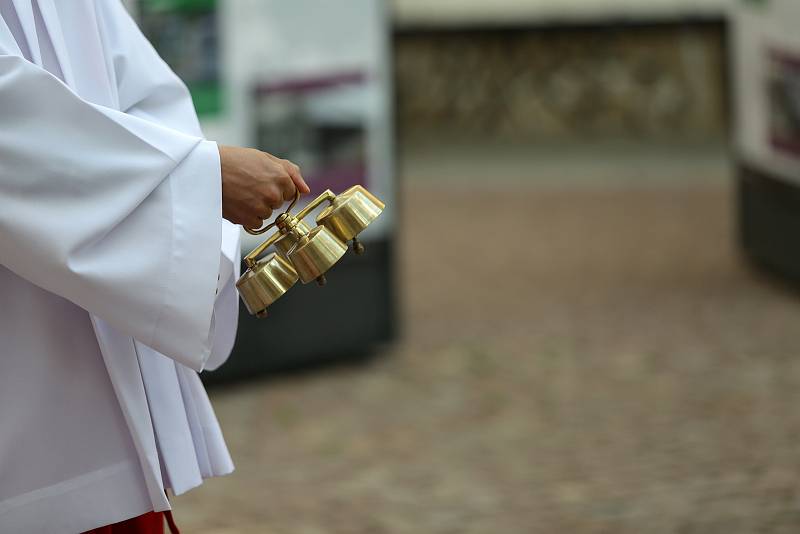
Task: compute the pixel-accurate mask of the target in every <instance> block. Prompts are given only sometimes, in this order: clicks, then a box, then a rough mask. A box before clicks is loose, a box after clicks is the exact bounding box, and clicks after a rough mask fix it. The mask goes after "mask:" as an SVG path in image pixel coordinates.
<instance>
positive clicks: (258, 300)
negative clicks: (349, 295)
mask: <svg viewBox="0 0 800 534" xmlns="http://www.w3.org/2000/svg"><path fill="white" fill-rule="evenodd" d="M299 198H300V193H299V191H298V192H296V193H295V197H294V200H293V201H292V203H291V204H289V207H288V208H287V209H286V211H285V212H283V213H281V214H280V215H278V216H277V217H276V218H275V221H274V222H272V223H270V224H268V225H266V226H265V227H263V228H259V229H257V230H254V229H249V228H246V229H245V230H246V231H247V232H248V233H249V234H252V235H261V234H264V233H266V232H268V231H269V230H270V229H272V228H275V229H276V230H275V231H274V232H273V233H272V235H270V236H269V238H267V240H266V241H264V242H263V243H261V244H260V245H259V246H257V247H256V248H255V249H253V250H252V251H251V252H250V254H248V255H247V256H245V258H244V261H245V263H246V264H247V271H245V273H244V274H243V275H242V277H241V278H240V279H239V281H238V282H236V287H237V288H238V289H239V294H240V295H241V296H242V300H243V301H244V303H245V306H246V307H247V310H248V311H249V312H250V313H251V314H253V315H256V316H257V317H266V316H267V308H268V307H269V306H270V305H271V304H272V303H273V302H275V301H276V300H277V299H279V298H280V297H281V296H282V295H283V294H284V293H286V291H288V290H289V288H291V287H292V286H293V285H294V284H295V283H297V280H298V279H299V280H301V281H302V282H303V283H304V284H307V283H309V282H311V281H313V280H316V281H317V283H318V284H319V285H321V286H322V285H325V273H326V272H327V271H328V269H330V268H331V267H333V266H334V265H335V264H336V262H338V261H339V260H340V259H342V256H344V254H345V252H347V241H350V240H352V241H353V249H354V250H355V251H356V253H357V254H362V253H363V252H364V246H363V245H362V244H361V243H360V242H359V241H358V237H357V236H358V234H360V233H361V232H362V231H363V230H364V229H365V228H366V227H367V226H369V224H370V223H371V222H372V221H374V220H375V219H376V218H377V217H378V216H379V215H380V214H381V212H382V211H383V208H384V204H383V202H381V201H380V200H378V199H377V197H375V196H374V195H373V194H372V193H370V192H369V191H367V190H366V189H364V188H363V187H361V186H360V185H357V186H354V187H351V188H350V189H348V190H347V191H345V192H344V193H342V194H341V195H338V196H337V195H334V194H333V192H331V191H330V190H326V191H325V192H323V193H322V194H321V195H320V196H318V197H317V198H316V199H314V200H313V201H311V202H310V203H309V204H308V205H307V206H306V207H305V208H303V209H302V210H300V212H299V213H297V215H293V214H292V213H291V211H292V208H293V207H294V205H295V204H296V203H297V201H298V200H299ZM323 202H328V203H329V206H328V207H327V208H326V209H325V210H324V211H323V212H322V213H320V216H319V217H318V218H317V224H318V226H317V227H316V228H314V229H313V230H312V229H310V228H309V227H308V225H307V224H306V223H305V222H303V219H305V218H306V217H307V216H308V215H309V214H310V213H311V212H312V211H314V210H315V209H316V208H317V207H319V206H320V205H321V204H322V203H323ZM273 245H275V248H276V249H277V251H278V252H277V253H275V252H273V253H272V254H270V255H268V256H266V257H265V258H263V259H261V260H259V259H258V258H259V256H261V254H263V253H264V252H265V251H266V250H267V249H268V248H269V247H271V246H273Z"/></svg>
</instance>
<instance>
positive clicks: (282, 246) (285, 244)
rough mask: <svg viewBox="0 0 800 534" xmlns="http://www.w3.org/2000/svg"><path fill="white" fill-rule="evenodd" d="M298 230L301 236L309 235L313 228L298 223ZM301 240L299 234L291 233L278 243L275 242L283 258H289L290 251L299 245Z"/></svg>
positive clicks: (284, 235)
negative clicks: (298, 242) (296, 244)
mask: <svg viewBox="0 0 800 534" xmlns="http://www.w3.org/2000/svg"><path fill="white" fill-rule="evenodd" d="M297 229H298V233H299V234H301V235H304V234H307V233H309V232H310V231H311V228H309V227H308V225H307V224H306V223H304V222H303V221H297ZM299 239H300V238H299V237H298V235H297V233H294V232H289V233H288V234H283V236H281V237H280V238H279V239H278V240H277V241H275V248H276V249H278V252H280V253H281V255H283V257H284V258H285V257H287V255H288V254H289V251H290V250H292V247H293V246H294V245H295V243H297V241H298V240H299Z"/></svg>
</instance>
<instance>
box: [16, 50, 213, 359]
mask: <svg viewBox="0 0 800 534" xmlns="http://www.w3.org/2000/svg"><path fill="white" fill-rule="evenodd" d="M221 222H222V220H221V180H220V165H219V153H218V150H217V146H216V144H215V143H213V142H209V141H205V140H203V139H202V138H201V137H199V136H193V135H187V134H185V133H182V132H180V131H178V130H175V129H172V128H168V127H165V126H163V125H159V124H156V123H154V122H150V121H147V120H144V119H142V118H140V117H136V116H133V115H131V114H126V113H123V112H120V111H117V110H114V109H111V108H107V107H103V106H99V105H96V104H92V103H89V102H87V101H85V100H83V99H81V98H80V97H79V96H77V95H76V94H75V93H74V92H73V91H72V90H70V89H69V88H68V87H67V86H66V85H64V84H63V83H62V82H61V81H60V80H58V79H57V78H55V77H54V76H52V75H51V74H49V73H48V72H46V71H44V70H43V69H41V68H39V67H38V66H36V65H34V64H32V63H30V62H28V61H26V60H25V59H23V58H21V57H18V56H15V55H0V263H1V264H2V265H4V266H6V267H7V268H9V269H10V270H12V271H14V272H15V273H17V274H18V275H20V276H22V277H24V278H26V279H28V280H30V281H32V282H33V283H35V284H37V285H39V286H41V287H43V288H44V289H46V290H48V291H51V292H53V293H55V294H58V295H60V296H63V297H65V298H67V299H69V300H71V301H72V302H74V303H76V304H77V305H79V306H81V307H83V308H84V309H86V310H87V311H89V312H90V313H92V314H95V315H97V316H98V317H100V318H102V319H104V320H106V321H107V322H108V323H110V324H111V325H113V326H114V327H115V328H117V329H118V330H120V331H122V332H125V333H127V334H128V335H130V336H132V337H134V338H136V339H137V340H139V341H141V342H142V343H145V344H147V345H149V346H151V347H153V348H154V349H155V350H157V351H159V352H161V353H163V354H165V355H166V356H169V357H171V358H173V359H175V360H177V361H179V362H181V363H183V364H185V365H187V366H189V367H192V368H194V369H201V368H202V367H203V365H204V363H205V361H206V360H207V359H208V357H209V355H210V352H211V344H212V340H211V339H209V327H210V324H211V317H212V311H213V307H214V300H215V293H216V285H217V276H218V272H219V265H220V247H221Z"/></svg>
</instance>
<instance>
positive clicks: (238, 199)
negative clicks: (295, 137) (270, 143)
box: [219, 145, 311, 229]
mask: <svg viewBox="0 0 800 534" xmlns="http://www.w3.org/2000/svg"><path fill="white" fill-rule="evenodd" d="M219 159H220V166H221V168H222V216H223V217H224V218H226V219H228V220H229V221H230V222H232V223H234V224H241V225H242V226H244V227H245V228H249V229H256V228H260V227H261V226H262V225H263V223H264V221H265V220H266V219H269V218H270V217H271V216H272V210H276V209H278V208H280V207H281V206H282V205H283V203H284V202H285V201H287V200H290V199H293V198H294V195H295V192H296V191H297V190H299V191H300V193H303V194H305V193H309V192H311V189H309V187H308V185H307V184H306V182H305V180H303V176H302V174H300V167H298V166H297V165H295V164H294V163H292V162H291V161H288V160H285V159H280V158H277V157H275V156H273V155H271V154H267V153H266V152H261V151H260V150H255V149H252V148H241V147H235V146H224V145H219Z"/></svg>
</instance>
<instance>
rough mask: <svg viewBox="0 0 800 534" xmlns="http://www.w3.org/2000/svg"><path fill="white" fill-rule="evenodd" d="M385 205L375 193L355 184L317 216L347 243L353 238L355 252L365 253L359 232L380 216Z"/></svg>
mask: <svg viewBox="0 0 800 534" xmlns="http://www.w3.org/2000/svg"><path fill="white" fill-rule="evenodd" d="M384 207H385V205H384V203H383V202H381V201H380V200H378V198H377V197H376V196H375V195H373V194H372V193H370V192H369V191H367V190H366V189H364V187H362V186H360V185H355V186H353V187H351V188H350V189H348V190H347V191H345V192H344V193H342V194H340V195H337V196H336V198H335V199H334V200H333V201H332V202H331V205H330V206H328V207H327V208H325V209H324V210H323V211H322V212H321V213H320V214H319V215H318V216H317V224H318V225H321V226H324V227H325V228H327V229H328V230H330V231H331V232H332V233H333V234H334V235H335V236H336V237H338V238H339V239H340V240H342V241H344V242H345V243H346V242H348V241H350V240H352V241H353V250H354V251H355V253H356V254H363V253H364V245H363V244H361V242H360V241H359V240H358V234H360V233H361V232H362V231H364V229H365V228H366V227H367V226H369V225H370V223H372V221H374V220H375V219H377V218H378V216H379V215H380V214H381V213H382V212H383V208H384Z"/></svg>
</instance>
